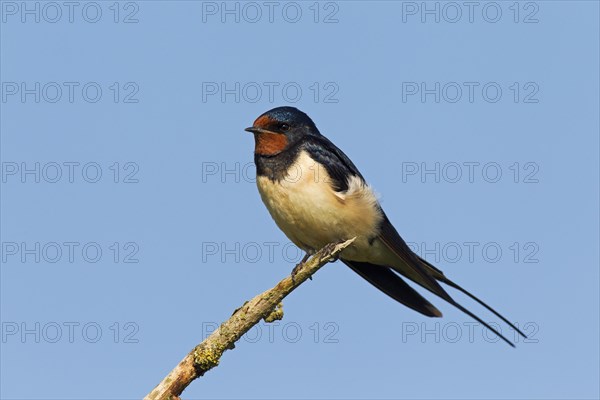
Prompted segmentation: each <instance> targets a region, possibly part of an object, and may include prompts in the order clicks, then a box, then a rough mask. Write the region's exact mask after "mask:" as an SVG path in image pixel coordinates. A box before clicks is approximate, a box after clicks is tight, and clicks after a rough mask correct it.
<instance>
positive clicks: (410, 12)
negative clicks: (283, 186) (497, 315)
mask: <svg viewBox="0 0 600 400" xmlns="http://www.w3.org/2000/svg"><path fill="white" fill-rule="evenodd" d="M0 5H1V10H2V16H1V17H2V20H1V25H0V27H1V28H0V33H1V38H0V44H1V51H0V55H1V62H0V67H1V71H0V81H1V82H2V88H1V96H2V98H1V99H0V106H1V118H0V119H1V123H0V128H1V152H0V156H1V162H2V164H1V166H2V170H1V172H2V181H1V184H2V190H1V196H0V199H1V202H2V207H1V219H2V225H1V236H2V237H1V245H2V249H1V250H2V254H1V256H2V260H1V261H2V267H1V269H0V277H1V283H0V289H1V294H0V296H1V306H0V311H1V316H0V320H1V322H2V338H1V339H2V340H1V341H0V345H1V357H0V367H1V371H0V379H1V388H0V395H1V397H2V398H7V399H47V398H53V399H59V398H60V399H99V398H102V399H123V398H140V397H143V395H145V394H146V393H147V392H148V391H149V390H150V389H152V388H153V387H154V386H155V385H156V384H157V383H158V382H159V381H160V380H161V379H162V378H163V376H164V375H165V374H166V373H167V372H168V371H170V369H171V368H172V367H173V366H175V365H176V364H177V363H178V362H179V361H180V360H181V359H182V358H183V356H184V355H185V354H187V352H188V351H189V350H190V349H191V348H192V347H193V346H194V345H195V344H197V343H198V342H200V341H201V340H202V339H203V337H205V336H206V334H207V333H209V332H210V331H211V330H212V329H214V327H215V326H216V325H217V324H218V323H220V322H221V321H223V320H225V319H226V318H227V317H229V316H230V315H231V312H233V310H234V309H236V308H237V307H239V306H240V305H241V304H242V303H243V302H244V301H245V300H248V299H250V298H251V297H253V296H254V295H256V294H258V293H259V292H261V291H263V290H265V289H267V288H269V287H271V286H273V285H274V284H275V283H276V282H277V281H279V280H280V279H281V278H283V277H284V276H285V275H286V274H287V273H289V271H290V270H291V269H292V268H293V266H294V265H295V263H296V262H297V261H298V260H299V258H300V257H301V255H300V253H299V252H298V251H297V249H295V247H293V246H292V245H291V244H290V243H289V241H288V240H287V239H286V237H285V236H284V235H283V234H282V233H281V232H280V231H279V230H278V229H277V228H276V226H275V224H274V223H273V221H272V220H271V219H270V217H269V215H268V213H267V211H266V209H265V208H264V206H263V205H262V203H261V201H260V198H259V195H258V193H257V190H256V187H255V184H254V167H253V165H252V151H253V145H254V144H253V140H252V137H251V135H249V134H248V133H246V132H244V131H243V128H245V127H247V126H249V125H251V123H252V121H253V120H254V119H255V118H256V117H257V116H258V115H259V114H260V113H262V112H264V111H266V110H268V109H270V108H273V107H276V106H280V105H293V106H296V107H299V108H300V109H302V110H303V111H305V112H307V113H308V114H309V115H310V116H311V117H312V118H313V120H314V121H315V123H316V124H317V126H318V127H319V129H320V130H321V132H322V133H323V134H325V135H326V136H328V137H329V138H330V139H331V140H332V141H334V142H335V143H336V144H337V145H338V146H339V147H340V148H342V149H343V150H344V151H345V152H346V153H347V154H348V155H349V156H350V157H351V158H352V160H353V161H354V162H355V163H356V165H357V166H358V167H359V169H360V170H361V172H362V173H363V175H364V176H365V177H366V178H367V180H368V181H369V182H370V183H371V185H372V186H373V187H374V188H375V190H376V191H377V192H378V193H379V194H380V197H381V202H382V204H383V207H384V208H385V210H386V213H387V214H388V216H389V217H390V219H391V220H392V221H393V223H394V224H395V226H396V228H397V229H398V231H399V232H400V233H401V235H403V237H404V238H405V240H406V241H407V242H409V243H410V245H411V246H412V247H413V249H415V251H417V252H418V253H419V254H421V255H422V256H424V257H425V258H427V259H428V260H430V261H432V262H434V263H435V264H436V265H437V266H438V267H439V268H441V269H442V270H443V271H444V272H445V273H446V274H447V275H448V276H449V277H450V278H451V279H453V280H455V281H456V282H458V283H459V284H461V285H463V286H464V287H465V288H467V289H468V290H471V291H472V292H474V293H476V294H477V295H479V296H480V297H482V298H483V299H484V300H486V301H487V302H488V303H489V304H491V305H493V306H494V307H495V308H497V309H498V310H499V311H501V312H502V313H503V314H505V315H506V316H507V317H509V318H510V320H511V321H514V322H515V323H516V324H518V326H519V327H521V328H522V329H524V330H525V331H526V332H527V333H529V334H530V339H529V340H526V341H524V340H523V339H521V338H518V337H516V336H515V334H514V332H513V331H511V330H510V329H509V328H508V327H507V326H505V325H503V324H501V325H500V327H501V329H502V332H503V333H505V334H506V335H507V336H508V337H509V338H511V339H514V340H517V342H516V344H517V347H516V349H511V348H509V347H508V346H506V345H505V344H503V343H502V342H499V341H498V340H497V338H496V337H494V336H493V334H491V333H489V332H487V331H486V330H485V329H483V328H482V327H481V326H480V325H479V324H476V323H474V322H473V321H472V320H470V319H469V318H468V317H467V316H465V315H463V314H461V313H460V312H459V311H457V310H455V309H453V308H452V307H451V306H449V305H447V304H444V302H443V301H442V300H440V299H438V298H435V297H434V296H433V295H429V294H427V297H428V298H429V299H430V300H431V301H432V302H433V303H434V304H435V305H436V306H438V307H439V308H440V309H441V310H442V312H443V313H444V318H443V319H428V318H426V317H423V316H421V315H419V314H417V313H415V312H414V311H411V310H409V309H407V308H405V307H403V306H401V305H399V304H397V303H395V302H394V301H393V300H391V299H389V298H387V297H386V296H385V295H383V294H381V293H380V292H378V291H377V290H376V289H374V288H373V287H371V286H370V285H369V284H368V283H366V282H364V281H363V280H361V279H360V278H359V277H358V276H357V275H356V274H354V273H353V272H352V271H350V270H349V269H348V268H346V267H345V266H344V265H343V264H341V263H334V264H329V265H327V266H326V267H324V268H323V269H322V270H321V271H319V272H318V273H317V275H316V276H315V277H314V279H313V280H312V281H310V282H307V283H306V284H304V285H303V286H302V287H300V288H299V289H298V290H296V291H295V292H294V293H292V294H291V295H290V297H289V298H288V299H286V301H285V302H284V311H285V317H284V320H283V321H280V322H279V323H278V324H274V325H267V324H265V323H261V324H259V325H258V327H256V328H255V329H253V330H252V331H250V332H249V333H248V335H247V336H245V337H244V338H243V339H242V340H241V341H240V343H239V344H238V346H237V348H236V349H235V350H234V351H230V352H227V353H226V354H225V355H224V357H223V358H222V360H221V365H220V366H219V367H218V368H216V369H214V370H213V371H210V372H209V373H207V374H206V375H205V376H204V377H203V378H202V379H200V380H198V381H196V382H194V383H192V385H191V386H190V387H189V388H188V389H187V390H186V391H185V392H184V397H185V398H189V399H195V398H222V399H238V398H239V399H242V398H290V399H291V398H295V399H297V398H386V399H387V398H427V399H441V398H467V399H468V398H489V399H491V398H494V399H496V398H539V399H542V398H543V399H547V398H557V399H558V398H560V399H562V398H586V399H587V398H589V399H591V398H598V397H599V395H600V393H599V381H598V376H599V375H600V370H599V344H598V337H599V333H600V332H599V268H598V266H599V248H598V242H599V237H598V226H599V214H598V204H599V192H598V182H599V176H598V169H599V162H598V157H599V156H598V149H599V139H598V138H599V135H598V133H599V114H598V110H599V94H598V92H599V91H598V88H599V80H598V70H599V69H600V66H599V59H598V57H599V54H598V52H599V28H598V11H599V9H598V3H597V2H594V1H578V2H567V1H538V2H519V3H516V2H512V1H510V2H474V3H472V4H471V3H469V5H465V4H464V3H463V2H456V3H454V2H451V3H446V2H427V3H422V2H392V1H385V2H384V1H381V2H366V1H348V2H346V1H341V2H321V3H316V2H313V1H308V2H273V3H272V4H271V3H267V4H265V3H263V2H256V3H254V2H253V3H241V2H239V3H238V2H227V3H222V2H199V1H175V2H164V1H138V2H119V3H115V2H112V1H110V2H104V1H99V2H96V3H93V2H75V3H73V5H72V6H68V5H64V4H63V3H43V2H26V3H22V2H10V1H2V2H1V4H0ZM456 298H458V299H460V300H461V301H462V302H463V304H465V305H467V306H469V308H471V309H472V310H474V311H476V312H477V313H478V314H479V315H481V316H482V317H483V318H484V319H485V320H486V321H491V322H494V321H495V322H499V321H497V319H494V318H493V316H492V315H490V314H489V313H486V312H485V311H484V310H483V309H482V308H481V307H477V306H476V305H475V304H473V302H469V301H468V299H465V298H464V296H460V295H458V294H456Z"/></svg>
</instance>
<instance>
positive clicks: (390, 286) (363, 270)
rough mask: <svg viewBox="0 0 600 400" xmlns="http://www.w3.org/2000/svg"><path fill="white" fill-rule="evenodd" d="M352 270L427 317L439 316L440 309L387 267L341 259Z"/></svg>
mask: <svg viewBox="0 0 600 400" xmlns="http://www.w3.org/2000/svg"><path fill="white" fill-rule="evenodd" d="M342 261H343V262H344V264H346V265H347V266H349V267H350V268H352V270H354V272H356V273H357V274H359V275H360V276H362V277H363V278H364V279H366V280H367V281H368V282H369V283H371V284H372V285H373V286H375V287H376V288H377V289H379V290H381V291H382V292H384V293H385V294H387V295H388V296H390V297H391V298H392V299H394V300H396V301H398V302H400V303H402V304H404V305H405V306H407V307H409V308H412V309H413V310H415V311H418V312H420V313H421V314H423V315H426V316H428V317H441V316H442V313H441V312H440V310H438V309H437V308H435V306H434V305H433V304H431V303H430V302H429V301H427V300H426V299H425V298H424V297H423V296H421V295H420V294H419V293H417V291H416V290H414V289H413V288H412V287H410V286H409V285H408V284H407V283H406V282H404V280H403V279H402V278H401V277H400V276H398V274H396V273H395V272H394V271H392V270H391V269H390V268H389V267H384V266H381V265H375V264H369V263H364V262H358V261H349V260H342Z"/></svg>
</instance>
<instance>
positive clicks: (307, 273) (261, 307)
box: [144, 239, 354, 400]
mask: <svg viewBox="0 0 600 400" xmlns="http://www.w3.org/2000/svg"><path fill="white" fill-rule="evenodd" d="M353 241H354V239H350V240H347V241H345V242H343V243H337V244H336V243H332V244H329V245H327V246H325V247H324V248H322V249H321V250H319V251H318V252H317V253H316V254H315V255H314V256H312V257H311V258H310V259H309V260H308V261H306V262H305V263H304V264H302V265H300V266H299V267H298V268H296V269H295V271H294V273H293V274H292V275H293V276H288V277H287V278H285V279H283V280H282V281H281V282H279V283H278V284H277V286H275V287H274V288H272V289H269V290H267V291H266V292H264V293H262V294H259V295H258V296H256V297H254V298H253V299H252V300H250V301H247V302H246V303H244V304H243V305H242V306H241V307H240V308H238V309H237V310H235V312H234V313H233V315H232V316H231V318H229V319H228V320H227V321H225V322H223V323H222V324H221V326H219V328H218V329H217V330H215V331H214V332H213V333H212V334H211V335H210V336H209V337H207V338H206V339H205V340H204V341H203V342H202V343H200V344H199V345H197V346H196V347H195V348H194V349H193V350H192V351H191V352H190V353H189V354H188V355H187V356H185V358H184V359H183V360H181V362H180V363H179V364H177V366H176V367H175V368H173V370H172V371H171V372H170V373H169V375H167V376H166V377H165V378H164V379H163V380H162V382H161V383H159V384H158V385H157V386H156V387H155V388H154V390H152V392H150V393H149V394H148V395H147V396H146V397H145V398H144V400H159V399H160V400H177V399H179V397H178V396H179V395H181V393H182V392H183V390H184V389H185V388H186V387H187V386H188V385H189V384H190V383H191V382H192V381H193V380H194V379H196V378H198V377H200V376H202V375H204V374H205V373H206V372H207V371H209V370H210V369H212V368H214V367H216V366H217V365H219V360H220V359H221V356H222V355H223V353H224V352H225V350H228V349H233V348H234V347H235V342H237V341H238V340H239V339H240V338H241V337H242V336H243V335H244V333H246V332H248V330H250V329H251V328H252V327H253V326H254V325H256V324H258V323H259V322H260V320H261V319H264V320H265V321H267V322H272V321H274V320H277V319H282V318H283V309H282V308H281V305H280V303H281V300H283V299H284V298H285V297H286V296H287V295H288V294H290V293H291V292H292V291H293V290H294V289H296V288H297V287H298V286H300V285H301V284H302V282H304V281H306V280H307V279H308V278H310V277H311V276H312V275H313V274H314V273H315V272H317V271H318V270H319V269H320V268H321V267H322V266H323V265H325V264H327V263H328V262H329V261H331V260H333V259H335V258H336V257H337V256H338V255H339V253H340V252H341V251H342V250H343V249H345V248H346V247H347V246H348V245H350V244H351V243H352V242H353Z"/></svg>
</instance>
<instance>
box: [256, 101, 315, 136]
mask: <svg viewBox="0 0 600 400" xmlns="http://www.w3.org/2000/svg"><path fill="white" fill-rule="evenodd" d="M276 123H286V124H288V125H290V126H292V127H307V128H308V129H309V131H312V132H314V133H317V134H318V132H319V131H318V129H317V127H316V125H315V123H314V122H313V120H312V119H310V117H309V116H308V115H306V114H305V113H304V112H302V111H300V110H298V109H297V108H295V107H289V106H284V107H276V108H273V109H271V110H269V111H267V112H265V113H263V114H261V115H260V116H259V117H258V118H257V119H256V120H255V121H254V124H253V125H252V128H266V127H269V126H271V125H273V124H276ZM252 128H247V129H246V130H248V131H251V129H252Z"/></svg>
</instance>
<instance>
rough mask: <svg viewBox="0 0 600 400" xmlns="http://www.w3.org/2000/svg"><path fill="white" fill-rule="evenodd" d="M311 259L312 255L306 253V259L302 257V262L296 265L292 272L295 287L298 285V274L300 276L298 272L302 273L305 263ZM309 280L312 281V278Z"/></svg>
mask: <svg viewBox="0 0 600 400" xmlns="http://www.w3.org/2000/svg"><path fill="white" fill-rule="evenodd" d="M309 257H310V254H308V253H306V254H305V255H304V257H302V260H300V262H299V263H298V264H296V266H295V267H294V269H293V270H292V283H293V284H294V285H295V284H296V279H295V278H296V274H298V272H300V270H301V269H302V267H303V266H304V263H305V262H306V260H308V258H309ZM309 279H310V280H312V277H310V278H309Z"/></svg>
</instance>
